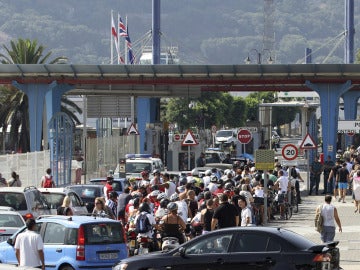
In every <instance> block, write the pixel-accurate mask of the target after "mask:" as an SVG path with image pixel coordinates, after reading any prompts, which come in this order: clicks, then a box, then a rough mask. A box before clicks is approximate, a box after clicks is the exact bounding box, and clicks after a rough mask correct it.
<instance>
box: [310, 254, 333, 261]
mask: <svg viewBox="0 0 360 270" xmlns="http://www.w3.org/2000/svg"><path fill="white" fill-rule="evenodd" d="M313 261H314V262H330V261H331V255H330V254H329V253H324V254H317V255H316V256H315V257H314V259H313Z"/></svg>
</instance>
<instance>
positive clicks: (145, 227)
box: [136, 213, 151, 233]
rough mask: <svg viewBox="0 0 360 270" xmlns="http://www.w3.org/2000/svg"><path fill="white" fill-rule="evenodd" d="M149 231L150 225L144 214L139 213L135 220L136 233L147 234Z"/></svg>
mask: <svg viewBox="0 0 360 270" xmlns="http://www.w3.org/2000/svg"><path fill="white" fill-rule="evenodd" d="M150 230H151V224H150V221H149V219H148V217H147V214H146V213H141V214H140V216H139V217H138V218H137V220H136V232H137V233H147V232H148V231H150Z"/></svg>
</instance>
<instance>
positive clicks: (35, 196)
mask: <svg viewBox="0 0 360 270" xmlns="http://www.w3.org/2000/svg"><path fill="white" fill-rule="evenodd" d="M27 194H28V196H29V201H30V205H31V210H40V209H46V208H48V205H47V202H46V199H45V198H44V196H42V195H41V193H40V191H38V190H36V191H35V190H34V191H33V192H28V193H27Z"/></svg>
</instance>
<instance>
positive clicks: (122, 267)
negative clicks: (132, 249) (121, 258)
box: [113, 263, 128, 270]
mask: <svg viewBox="0 0 360 270" xmlns="http://www.w3.org/2000/svg"><path fill="white" fill-rule="evenodd" d="M127 267H128V264H127V263H120V264H118V265H115V266H114V268H113V270H125V269H126V268H127Z"/></svg>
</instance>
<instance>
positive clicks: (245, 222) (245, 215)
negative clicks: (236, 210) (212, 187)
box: [238, 196, 252, 227]
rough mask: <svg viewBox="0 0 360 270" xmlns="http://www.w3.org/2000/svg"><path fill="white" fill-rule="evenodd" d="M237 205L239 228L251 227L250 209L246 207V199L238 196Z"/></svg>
mask: <svg viewBox="0 0 360 270" xmlns="http://www.w3.org/2000/svg"><path fill="white" fill-rule="evenodd" d="M238 204H239V206H240V208H241V226H242V227H244V226H251V224H252V214H251V210H250V208H249V207H248V206H247V202H246V199H245V198H244V197H243V196H240V198H239V201H238Z"/></svg>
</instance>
